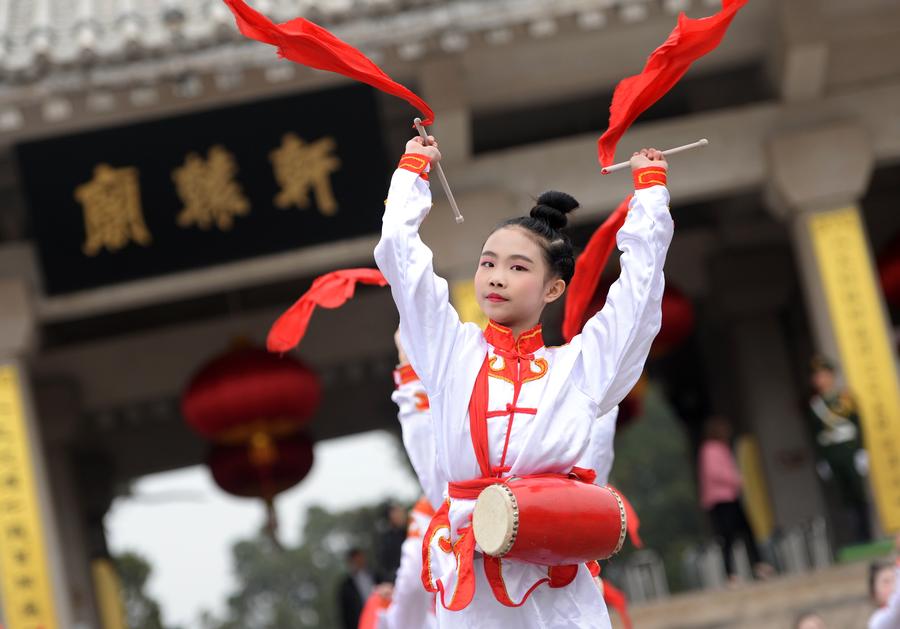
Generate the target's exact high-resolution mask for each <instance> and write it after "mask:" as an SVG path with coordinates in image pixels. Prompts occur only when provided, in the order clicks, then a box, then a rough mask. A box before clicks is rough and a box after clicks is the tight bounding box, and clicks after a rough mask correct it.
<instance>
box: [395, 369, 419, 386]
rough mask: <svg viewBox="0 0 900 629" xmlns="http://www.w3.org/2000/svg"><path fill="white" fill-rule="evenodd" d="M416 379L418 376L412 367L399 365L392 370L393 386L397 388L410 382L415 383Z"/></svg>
mask: <svg viewBox="0 0 900 629" xmlns="http://www.w3.org/2000/svg"><path fill="white" fill-rule="evenodd" d="M418 379H419V376H418V375H417V374H416V372H415V370H414V369H413V368H412V365H401V366H400V367H397V368H396V369H394V385H395V386H397V387H400V386H402V385H404V384H409V383H410V382H415V381H416V380H418Z"/></svg>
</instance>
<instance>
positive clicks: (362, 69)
mask: <svg viewBox="0 0 900 629" xmlns="http://www.w3.org/2000/svg"><path fill="white" fill-rule="evenodd" d="M224 2H225V4H226V5H228V8H229V9H231V12H232V13H233V14H234V18H235V21H236V22H237V27H238V30H240V31H241V33H242V34H243V35H244V36H245V37H249V38H250V39H255V40H257V41H260V42H263V43H264V44H269V45H271V46H276V47H277V48H278V55H279V56H281V57H284V58H285V59H289V60H290V61H293V62H294V63H299V64H301V65H304V66H309V67H311V68H316V69H317V70H326V71H328V72H336V73H338V74H343V75H344V76H346V77H349V78H351V79H355V80H357V81H361V82H363V83H366V84H367V85H371V86H372V87H375V88H377V89H379V90H381V91H383V92H387V93H388V94H392V95H394V96H397V97H398V98H402V99H403V100H405V101H406V102H408V103H409V104H410V105H412V106H413V107H415V108H416V109H418V110H419V111H420V112H422V117H423V118H424V120H422V124H423V125H426V126H427V125H430V124H431V123H432V122H433V121H434V112H433V111H432V110H431V107H429V106H428V103H426V102H425V101H424V100H422V99H421V98H420V97H419V96H418V95H417V94H415V93H414V92H412V91H410V90H409V89H407V88H406V87H404V86H403V85H400V84H399V83H397V82H396V81H394V80H393V79H392V78H391V77H389V76H388V75H387V74H386V73H385V72H384V71H383V70H382V69H381V68H379V67H378V66H377V65H375V63H374V62H373V61H372V60H371V59H369V58H368V57H366V56H365V55H364V54H363V53H361V52H360V51H359V50H357V49H356V48H354V47H353V46H351V45H350V44H348V43H347V42H345V41H342V40H341V39H338V38H337V37H335V36H334V35H333V34H332V33H331V32H330V31H328V30H326V29H324V28H322V27H321V26H319V25H318V24H315V23H314V22H310V21H309V20H307V19H306V18H302V17H298V18H295V19H293V20H290V21H289V22H284V23H282V24H275V23H274V22H272V20H270V19H269V18H267V17H266V16H265V15H263V14H262V13H260V12H259V11H256V10H255V9H252V8H251V7H249V6H247V3H246V2H244V0H224Z"/></svg>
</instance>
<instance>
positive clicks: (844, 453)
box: [809, 356, 870, 542]
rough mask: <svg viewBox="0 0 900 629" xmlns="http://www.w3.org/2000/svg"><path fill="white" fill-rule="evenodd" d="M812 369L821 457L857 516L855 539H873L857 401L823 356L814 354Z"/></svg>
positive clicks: (811, 404) (812, 410) (812, 406)
mask: <svg viewBox="0 0 900 629" xmlns="http://www.w3.org/2000/svg"><path fill="white" fill-rule="evenodd" d="M810 371H811V376H810V378H811V383H812V387H813V395H812V397H811V398H810V400H809V411H810V413H809V414H810V419H811V426H812V430H813V438H814V439H815V442H816V451H817V453H818V458H819V461H820V463H823V462H824V463H825V464H827V467H828V468H830V471H831V477H832V479H833V481H834V485H835V486H836V487H837V489H838V491H839V493H840V498H841V502H842V504H843V505H844V508H845V509H846V510H847V511H848V512H849V514H850V515H851V516H852V517H853V519H854V529H855V534H856V541H858V542H865V541H868V540H869V539H870V522H869V505H868V500H867V498H866V490H865V487H864V485H863V479H862V476H861V473H860V468H861V465H862V460H863V459H864V457H865V453H864V452H863V451H862V438H861V434H860V423H859V412H858V411H857V407H856V401H855V400H854V399H853V396H852V395H851V394H850V392H849V391H847V390H846V389H844V388H842V387H841V386H840V385H839V383H838V381H837V377H836V374H835V370H834V366H833V365H832V364H831V363H830V362H829V361H828V360H827V359H825V358H824V357H822V356H816V357H814V358H813V359H812V361H811V364H810Z"/></svg>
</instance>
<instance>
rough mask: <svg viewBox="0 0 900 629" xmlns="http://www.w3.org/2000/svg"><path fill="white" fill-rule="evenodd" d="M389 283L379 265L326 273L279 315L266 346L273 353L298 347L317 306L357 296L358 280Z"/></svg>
mask: <svg viewBox="0 0 900 629" xmlns="http://www.w3.org/2000/svg"><path fill="white" fill-rule="evenodd" d="M357 283H362V284H372V285H375V286H387V280H386V279H384V276H383V275H382V274H381V271H379V270H377V269H343V270H340V271H332V272H331V273H326V274H325V275H322V276H320V277H318V278H316V280H315V281H314V282H313V283H312V286H310V288H309V290H308V291H306V292H305V293H304V294H303V296H302V297H301V298H300V299H298V300H297V301H296V302H295V303H294V305H293V306H291V307H290V308H288V309H287V311H286V312H285V313H284V314H283V315H281V316H280V317H278V320H277V321H276V322H275V324H274V325H273V326H272V329H271V330H269V337H268V339H267V340H266V347H267V348H268V349H269V351H270V352H273V353H284V352H287V351H289V350H292V349H293V348H295V347H297V345H298V344H299V343H300V341H301V340H302V339H303V335H304V334H306V328H307V326H308V325H309V320H310V318H311V317H312V313H313V311H314V310H315V308H316V306H321V307H322V308H339V307H341V306H343V305H344V304H345V303H346V302H347V300H348V299H350V298H351V297H353V292H354V291H355V290H356V284H357Z"/></svg>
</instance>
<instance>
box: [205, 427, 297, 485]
mask: <svg viewBox="0 0 900 629" xmlns="http://www.w3.org/2000/svg"><path fill="white" fill-rule="evenodd" d="M269 451H270V452H271V454H272V458H271V459H269V460H266V461H261V460H259V459H258V458H257V456H256V453H257V452H258V450H256V449H254V448H248V447H246V446H243V445H222V444H216V445H214V446H213V447H212V449H211V450H210V452H209V457H208V458H207V465H208V466H209V469H210V471H211V472H212V476H213V480H215V481H216V484H217V485H218V486H219V487H221V488H222V489H223V490H225V491H227V492H228V493H229V494H233V495H235V496H243V497H245V498H262V499H263V500H266V501H271V500H272V498H274V497H275V495H276V494H279V493H281V492H283V491H285V490H287V489H290V488H291V487H293V486H294V485H296V484H297V483H299V482H300V481H302V480H303V479H304V478H305V477H306V475H307V474H308V473H309V470H310V468H312V464H313V446H312V440H311V439H310V438H309V437H308V436H306V435H305V434H302V433H301V434H297V435H291V436H290V437H285V438H284V439H278V440H275V441H273V442H272V443H271V447H270V450H269Z"/></svg>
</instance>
